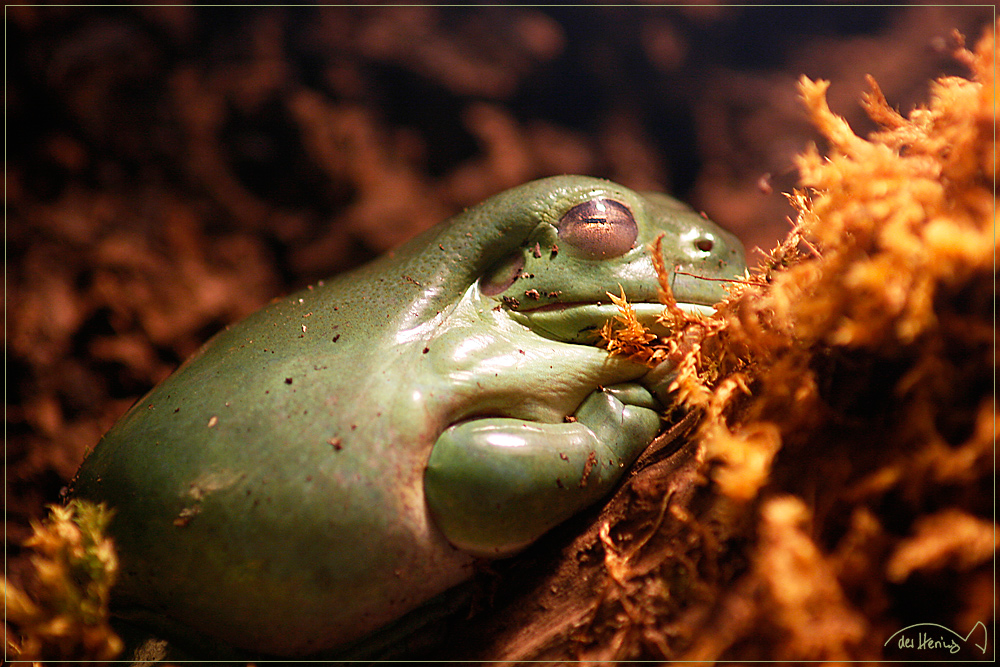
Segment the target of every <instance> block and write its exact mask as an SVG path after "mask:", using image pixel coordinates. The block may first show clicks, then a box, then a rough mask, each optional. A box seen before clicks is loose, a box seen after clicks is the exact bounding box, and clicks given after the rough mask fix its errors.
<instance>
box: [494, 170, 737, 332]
mask: <svg viewBox="0 0 1000 667" xmlns="http://www.w3.org/2000/svg"><path fill="white" fill-rule="evenodd" d="M551 193H552V194H551V196H550V197H549V198H547V199H546V200H545V201H544V202H539V206H540V209H536V211H535V212H536V214H537V216H538V218H539V219H540V220H541V222H539V224H538V225H537V227H536V228H535V229H534V231H533V232H532V233H531V234H529V236H528V237H527V240H526V241H525V242H524V243H523V244H522V245H521V246H520V247H519V248H517V249H516V250H515V251H514V252H512V253H510V254H508V255H507V256H506V257H504V258H503V259H501V260H500V261H499V262H497V263H496V264H495V265H494V266H493V267H492V268H491V269H490V270H489V271H487V273H486V274H485V275H484V276H483V278H482V279H481V280H480V290H481V292H482V294H483V295H484V296H486V297H488V298H493V299H496V300H497V301H498V302H499V305H500V306H501V307H503V308H506V309H507V310H508V311H509V312H510V314H511V316H512V317H514V318H515V319H516V320H517V321H519V322H521V323H522V324H524V325H526V326H528V327H530V328H531V329H532V330H534V331H535V332H537V333H539V334H541V335H543V336H546V337H549V338H553V339H556V340H561V341H565V342H574V343H593V342H594V341H595V340H596V332H597V330H598V329H599V328H600V327H601V325H602V324H603V323H604V322H605V321H607V320H608V319H610V318H611V317H612V316H613V315H615V314H616V313H617V312H618V309H617V307H616V306H614V305H613V304H612V303H611V302H610V299H609V298H608V296H607V293H608V292H612V293H616V294H617V293H618V292H619V286H621V289H623V290H624V292H625V295H626V296H627V298H628V300H629V302H630V303H631V304H632V306H633V308H634V309H635V311H636V314H637V316H638V317H639V320H640V321H642V322H643V323H644V324H647V325H652V324H653V321H654V320H655V319H656V317H657V316H658V315H659V314H660V313H662V311H663V305H662V304H661V303H659V301H658V298H657V291H658V281H657V278H656V271H655V270H654V268H653V263H652V255H651V250H650V246H651V244H652V243H653V242H654V241H655V240H656V238H657V237H658V236H660V235H662V236H663V241H662V249H663V260H664V264H665V265H666V268H667V271H668V272H669V273H670V285H671V288H672V290H673V294H674V298H675V299H676V300H677V302H678V305H679V306H680V307H681V308H682V309H684V310H686V311H688V312H705V313H708V312H711V310H712V308H711V306H712V305H713V304H715V303H717V302H718V301H720V300H721V299H723V298H725V297H726V294H727V293H726V291H725V289H724V288H723V285H724V284H725V283H724V281H725V280H726V279H733V278H736V279H738V278H742V277H743V275H744V271H745V269H746V260H745V258H744V255H743V247H742V245H741V244H740V242H739V240H738V239H737V238H736V237H735V236H734V235H732V234H730V233H729V232H726V231H725V230H723V229H722V228H721V227H719V226H718V225H716V224H715V223H713V222H711V221H710V220H708V219H706V218H705V217H703V216H701V215H699V214H698V213H695V212H694V211H693V210H692V209H690V208H688V207H687V206H685V205H684V204H682V203H680V202H678V201H677V200H675V199H672V198H670V197H667V196H666V195H662V194H654V193H642V194H640V193H637V192H634V191H632V190H629V189H628V188H624V187H622V186H620V185H616V184H614V183H610V182H607V181H598V180H596V179H578V180H567V181H566V184H565V187H562V188H556V189H553V190H552V191H551Z"/></svg>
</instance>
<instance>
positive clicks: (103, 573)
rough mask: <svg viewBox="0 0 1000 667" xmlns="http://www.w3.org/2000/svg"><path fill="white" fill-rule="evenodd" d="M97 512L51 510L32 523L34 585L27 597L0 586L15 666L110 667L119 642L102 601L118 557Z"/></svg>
mask: <svg viewBox="0 0 1000 667" xmlns="http://www.w3.org/2000/svg"><path fill="white" fill-rule="evenodd" d="M110 519H111V512H109V511H108V510H107V509H106V508H105V507H104V506H103V505H97V506H95V505H92V504H90V503H85V502H78V501H72V502H71V503H70V504H69V505H68V506H67V507H60V506H58V505H53V506H52V507H50V514H49V518H48V520H47V521H45V522H32V528H33V529H34V534H33V535H32V536H31V538H29V539H28V540H27V541H26V542H25V546H26V547H29V548H31V549H33V550H34V554H33V555H32V557H31V566H32V574H33V579H32V580H30V581H29V584H30V586H29V591H30V595H29V594H28V593H25V592H23V591H21V590H19V589H18V588H16V587H14V586H12V585H11V584H10V583H8V582H7V581H6V579H4V580H3V589H4V599H5V601H6V611H7V616H6V619H5V620H6V622H7V623H10V624H12V626H13V628H7V630H8V631H7V643H8V649H9V650H11V651H12V652H13V655H14V656H16V657H17V658H18V659H19V660H27V661H46V662H54V663H67V662H68V663H77V662H81V661H86V660H112V659H114V658H115V657H117V656H118V654H119V653H120V652H121V650H122V643H121V640H120V639H119V638H118V636H117V635H116V634H115V633H114V631H113V630H112V629H111V626H110V625H109V624H108V598H109V594H110V591H111V587H112V585H114V581H115V576H116V573H117V571H118V558H117V556H116V555H115V551H114V548H113V546H112V543H111V540H110V539H109V538H107V537H105V536H104V530H105V528H106V527H107V524H108V521H110Z"/></svg>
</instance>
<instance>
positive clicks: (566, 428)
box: [424, 384, 660, 558]
mask: <svg viewBox="0 0 1000 667" xmlns="http://www.w3.org/2000/svg"><path fill="white" fill-rule="evenodd" d="M657 407H658V404H657V401H656V399H655V398H653V396H652V394H650V393H649V391H648V390H646V389H645V388H644V387H641V386H639V385H637V384H622V385H617V386H615V387H610V388H608V389H602V390H598V391H595V392H593V393H592V394H590V395H589V396H588V397H587V399H586V400H584V402H583V403H582V404H581V405H580V407H579V409H577V411H576V414H575V415H574V417H573V418H572V419H571V420H570V421H569V423H564V424H544V423H538V422H528V421H523V420H520V419H509V418H500V417H494V418H485V419H475V420H470V421H467V422H462V423H460V424H456V425H455V426H452V427H450V428H449V429H447V430H446V431H445V432H444V433H442V434H441V436H440V437H439V438H438V440H437V443H435V445H434V449H433V451H432V452H431V456H430V460H429V461H428V463H427V470H426V472H425V474H424V492H425V495H426V497H427V502H428V505H429V507H430V509H431V512H432V513H433V516H434V519H435V522H436V524H437V526H438V527H439V528H440V529H441V531H442V532H443V533H444V534H445V537H447V538H448V540H449V541H450V542H451V543H452V544H454V545H455V546H456V547H458V548H460V549H463V550H465V551H468V552H470V553H472V554H475V555H478V556H483V557H489V558H499V557H503V556H510V555H513V554H514V553H516V552H518V551H520V550H522V549H524V548H525V547H527V546H528V545H529V544H531V543H532V542H533V541H535V540H536V539H538V538H539V537H540V536H541V535H542V534H543V533H545V532H546V531H548V530H549V529H550V528H552V527H554V526H555V525H557V524H559V523H561V522H562V521H564V520H566V519H567V518H569V517H570V516H572V515H573V514H575V513H576V512H578V511H580V510H581V509H583V508H584V507H586V506H587V505H590V504H591V503H593V502H594V501H596V500H597V499H598V498H600V497H602V496H603V495H605V494H606V493H607V492H608V491H609V490H610V489H611V487H612V486H614V484H615V482H616V481H617V480H618V479H619V477H621V475H622V473H623V472H624V471H625V468H626V466H627V465H629V464H631V463H632V462H633V461H634V460H635V458H636V457H637V456H638V455H639V454H640V453H641V452H642V450H643V449H644V448H645V447H646V446H647V445H648V444H649V443H650V442H651V441H652V440H653V438H654V437H655V436H656V434H657V432H658V431H659V429H660V417H659V414H658V412H657V410H656V408H657Z"/></svg>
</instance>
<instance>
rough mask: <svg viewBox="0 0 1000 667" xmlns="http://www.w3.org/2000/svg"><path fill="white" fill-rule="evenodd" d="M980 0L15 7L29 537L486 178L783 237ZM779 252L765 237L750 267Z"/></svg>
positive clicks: (20, 477)
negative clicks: (71, 487)
mask: <svg viewBox="0 0 1000 667" xmlns="http://www.w3.org/2000/svg"><path fill="white" fill-rule="evenodd" d="M992 19H993V9H992V7H990V6H982V7H929V6H898V7H891V6H890V7H846V6H845V7H841V6H820V7H774V8H763V7H751V6H746V7H713V6H700V7H696V6H692V7H684V8H665V7H663V8H661V7H653V6H649V7H628V8H625V7H618V8H616V7H550V8H495V7H494V8H486V7H483V8H465V9H457V8H431V7H423V8H413V7H409V8H393V7H381V8H344V7H331V8H248V7H243V8H218V7H216V8H209V7H142V8H129V7H121V8H91V9H86V8H66V7H8V8H6V23H5V30H6V45H7V47H6V48H7V52H6V56H7V87H6V105H7V116H6V146H7V149H6V157H7V171H6V190H5V193H6V205H7V206H6V235H5V240H6V246H5V252H6V254H5V271H6V275H5V278H6V290H5V311H6V327H5V349H6V396H5V401H6V439H5V444H6V450H5V464H6V468H5V470H6V485H5V498H6V515H5V518H6V541H5V549H6V555H7V557H8V558H10V557H13V559H12V560H11V561H10V563H9V565H10V567H11V570H10V574H11V575H12V576H13V578H14V580H15V581H16V580H17V578H18V573H19V572H20V571H21V568H22V567H23V562H24V561H23V557H22V556H23V552H22V550H21V549H20V547H19V546H18V545H19V544H20V543H21V541H22V540H23V539H24V538H25V537H27V535H28V534H29V528H28V521H29V519H30V518H37V517H41V516H42V514H43V505H44V504H45V503H51V502H56V501H57V500H58V498H59V491H60V489H61V488H62V487H63V486H64V485H65V483H66V482H67V481H68V480H69V478H70V477H71V476H72V474H73V472H74V471H75V469H76V467H77V466H78V465H79V462H80V460H81V459H82V458H83V455H84V453H85V451H86V449H87V448H89V447H92V446H93V445H94V444H95V443H96V442H97V440H98V438H99V437H100V435H101V434H102V433H103V432H104V431H105V430H106V429H107V428H108V427H109V426H110V425H111V424H112V423H113V422H114V420H115V419H116V418H117V417H118V416H120V415H121V414H122V413H123V412H124V411H125V410H126V409H127V408H128V406H129V405H130V404H131V403H132V402H133V401H134V400H135V399H137V398H138V397H139V396H140V395H141V394H142V393H143V392H145V391H146V390H148V389H149V388H150V387H151V386H152V385H153V384H155V383H156V382H158V381H159V380H161V379H163V378H164V377H165V376H166V375H167V374H168V373H169V372H170V371H171V370H172V369H173V368H174V367H176V365H177V364H178V363H180V362H181V361H182V360H183V359H184V358H185V357H186V356H187V355H189V354H190V353H192V352H193V351H194V350H195V349H197V347H198V345H200V344H201V343H202V342H203V341H204V340H205V339H207V337H208V336H210V335H211V334H212V333H214V332H215V331H216V330H218V329H219V328H221V327H222V326H224V325H225V324H226V323H228V322H231V321H233V320H234V319H237V318H239V317H241V316H243V315H246V314H247V313H249V312H252V311H253V310H255V309H257V308H258V307H260V306H261V305H263V304H264V303H266V302H267V301H268V300H270V299H271V298H273V297H275V296H277V295H280V294H283V293H287V292H289V291H292V290H294V289H296V288H299V287H302V286H303V285H305V284H307V283H308V282H310V281H313V280H316V279H319V278H323V277H326V276H329V275H331V274H334V273H337V272H339V271H342V270H344V269H347V268H350V267H352V266H356V265H358V264H360V263H362V262H364V261H366V260H368V259H370V258H371V257H374V256H376V255H377V254H379V253H381V252H383V251H385V250H387V249H389V248H391V247H393V246H395V245H397V244H398V243H400V242H401V241H403V240H405V239H406V238H408V237H410V236H412V235H413V234H415V233H416V232H418V231H419V230H421V229H424V228H426V227H428V226H430V225H432V224H434V223H435V222H438V221H440V220H442V219H444V218H446V217H448V216H449V215H451V214H453V213H454V212H456V211H459V210H461V209H462V208H464V207H466V206H469V205H472V204H475V203H476V202H478V201H480V200H482V199H483V198H485V197H486V196H488V195H490V194H493V193H495V192H498V191H501V190H504V189H506V188H509V187H511V186H514V185H517V184H519V183H521V182H524V181H527V180H531V179H534V178H538V177H542V176H547V175H551V174H557V173H586V174H592V175H597V176H604V177H608V178H611V179H613V180H617V181H619V182H621V183H623V184H625V185H628V186H630V187H633V188H639V189H657V190H663V191H666V192H670V193H672V194H674V195H676V196H678V197H680V198H683V199H686V200H687V201H689V202H690V203H692V204H693V205H694V206H695V207H696V208H698V209H700V210H703V211H705V212H707V213H708V214H709V215H710V216H711V217H713V218H714V219H715V220H717V221H718V222H720V223H721V224H723V225H724V226H726V227H728V228H730V229H731V230H733V231H735V232H736V233H737V234H739V235H740V236H741V238H743V240H744V241H745V243H746V245H747V248H748V250H749V249H752V248H754V247H758V246H759V247H762V248H764V249H769V248H770V247H772V246H773V245H774V244H775V243H776V242H777V240H778V239H780V238H782V237H783V236H784V235H785V233H786V231H787V230H788V229H789V222H788V220H787V217H788V216H790V215H791V214H792V211H791V208H790V207H789V206H788V205H787V204H786V203H785V200H784V197H783V195H782V194H781V193H782V192H789V191H791V189H792V188H793V187H794V185H795V179H796V174H795V171H794V165H793V162H792V158H793V156H794V155H795V154H796V153H797V152H800V151H801V150H803V149H804V147H805V146H806V145H807V143H808V142H809V141H811V140H814V135H813V133H812V131H811V129H810V128H809V126H808V124H807V123H806V121H805V114H804V111H803V110H802V107H801V105H800V104H799V102H798V100H797V91H796V85H795V82H796V80H797V78H798V77H799V76H800V75H802V74H805V75H807V76H809V77H812V78H826V79H830V80H832V81H833V85H832V87H831V90H830V94H829V99H830V103H831V106H832V107H833V109H834V110H835V111H836V112H838V113H840V114H842V115H844V116H846V117H847V118H848V120H849V122H850V123H851V124H852V126H853V127H854V128H855V130H856V131H858V132H859V133H865V132H867V131H868V130H869V129H871V125H870V124H869V123H868V122H867V121H866V120H865V119H864V117H863V113H862V112H861V109H860V107H859V106H858V104H857V99H858V96H859V94H860V93H861V91H862V90H864V88H865V85H864V75H865V74H872V75H873V76H874V77H875V78H876V79H877V80H878V82H879V83H880V85H881V87H882V89H883V91H884V92H885V94H886V97H887V98H888V100H889V102H890V103H891V104H892V105H894V106H896V107H897V108H898V109H900V110H901V111H902V112H904V113H906V112H908V111H909V110H910V109H911V108H912V107H913V106H914V104H915V103H917V102H918V101H920V100H923V99H925V98H926V94H927V88H928V85H929V84H928V82H929V81H930V80H931V79H932V78H934V77H935V76H939V75H942V74H949V73H954V74H959V73H962V74H964V72H963V70H962V68H961V67H960V66H959V65H958V64H956V63H955V62H954V61H953V60H952V59H951V57H950V53H951V51H952V49H953V48H954V46H955V44H956V42H955V39H954V37H953V36H952V31H953V30H955V29H957V30H959V31H960V32H962V33H964V34H965V35H966V36H967V38H968V41H969V42H972V41H974V40H976V39H977V38H978V37H979V35H980V34H981V32H982V30H983V29H984V28H985V27H986V26H987V25H989V23H990V22H991V20H992ZM756 257H757V255H755V254H751V262H753V261H754V260H755V258H756Z"/></svg>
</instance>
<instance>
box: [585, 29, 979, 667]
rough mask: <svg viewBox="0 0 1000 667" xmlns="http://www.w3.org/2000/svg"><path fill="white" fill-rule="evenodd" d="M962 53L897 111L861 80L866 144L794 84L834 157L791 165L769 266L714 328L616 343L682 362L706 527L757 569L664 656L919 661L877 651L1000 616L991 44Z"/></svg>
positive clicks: (818, 87) (725, 585) (622, 337)
mask: <svg viewBox="0 0 1000 667" xmlns="http://www.w3.org/2000/svg"><path fill="white" fill-rule="evenodd" d="M957 57H958V59H959V60H960V61H961V62H963V63H965V64H966V65H967V66H968V67H969V69H970V70H971V77H970V78H968V79H966V78H962V77H946V78H942V79H939V80H937V81H935V82H934V83H933V85H932V86H931V88H930V103H929V104H928V105H927V106H926V107H921V108H917V109H915V110H913V111H912V112H911V113H910V114H909V115H908V116H907V117H904V116H903V115H901V114H899V113H898V112H897V111H895V110H894V109H892V108H891V107H890V106H889V104H888V102H887V101H886V100H885V98H884V96H883V95H882V93H881V91H880V90H879V88H878V86H877V84H876V83H875V81H874V80H873V79H871V78H869V83H870V88H871V90H870V92H869V93H868V94H866V95H865V96H864V98H863V100H862V104H863V106H864V108H865V109H866V111H867V112H868V114H869V115H870V116H871V117H872V118H873V119H874V120H875V121H876V122H877V123H878V124H879V126H880V130H879V131H878V132H875V133H873V134H872V135H871V136H870V137H869V138H867V139H864V138H861V137H858V136H857V135H855V134H854V132H853V131H852V130H851V128H850V127H849V126H848V124H847V123H846V121H844V119H843V118H841V117H839V116H837V115H836V114H834V113H833V112H831V111H830V109H829V107H828V106H827V102H826V90H827V86H828V83H827V82H823V81H816V82H814V81H810V80H809V79H807V78H805V77H803V78H802V79H801V81H800V83H799V87H800V92H801V95H802V99H803V101H804V103H805V106H806V108H807V110H808V112H809V115H810V117H811V119H812V121H813V123H814V124H815V126H816V127H817V128H818V130H819V131H820V133H821V134H822V136H823V138H824V139H825V140H826V142H827V144H828V148H827V149H826V150H825V151H824V152H823V153H821V152H820V150H819V149H818V148H817V147H815V146H811V147H810V148H808V149H807V150H806V151H805V152H804V154H802V155H801V156H800V157H799V158H798V168H799V171H800V174H801V189H797V190H795V191H794V192H793V193H792V194H791V195H789V198H790V200H791V201H792V203H793V204H794V206H795V207H796V209H797V211H798V220H797V223H796V226H795V228H794V230H793V231H792V232H791V233H790V234H789V236H788V238H787V239H786V240H785V241H784V242H783V243H781V244H780V245H779V246H778V247H777V248H775V249H774V250H773V251H772V252H771V253H770V254H769V256H768V257H767V258H766V261H765V263H764V267H763V269H762V270H761V271H760V273H759V275H757V276H755V277H754V278H753V279H752V280H750V281H749V282H748V283H747V284H743V285H739V286H737V288H735V289H734V296H733V297H732V298H731V299H729V300H728V301H727V302H726V303H725V304H723V305H722V306H721V308H720V311H719V315H718V316H717V317H716V318H714V319H712V320H708V321H700V322H698V321H695V320H693V319H689V318H685V317H683V316H682V315H678V314H677V312H675V309H670V308H669V307H668V311H667V313H666V314H665V318H666V319H667V320H669V321H670V323H671V324H672V325H673V326H674V333H673V335H672V336H671V337H670V338H669V339H667V340H657V339H649V337H648V336H647V335H646V333H645V332H644V331H643V330H642V328H641V326H638V322H634V321H633V320H634V318H633V320H630V318H629V317H628V314H627V312H625V313H624V314H623V317H622V318H620V321H619V322H618V323H617V329H616V328H613V327H608V328H606V329H605V332H604V333H605V336H606V338H608V340H609V343H608V347H609V349H610V350H612V351H613V352H615V353H619V354H623V353H624V354H628V355H629V356H631V357H633V358H637V359H641V360H643V361H648V362H654V363H655V362H659V361H662V360H665V359H669V360H672V361H673V362H674V363H677V364H678V365H679V368H680V373H679V375H678V376H677V378H676V379H675V380H674V382H673V385H672V386H673V388H674V389H675V390H676V391H675V395H676V400H677V402H678V403H679V404H680V405H683V406H685V407H687V408H689V409H692V408H695V409H700V410H704V412H705V415H706V417H705V419H704V420H703V421H702V424H701V426H700V430H699V432H698V435H697V438H698V441H699V447H700V455H701V456H702V457H703V459H704V465H703V469H704V472H705V474H706V477H707V479H710V480H711V485H710V486H708V487H706V491H705V495H704V497H703V499H702V500H703V502H704V506H703V507H702V510H701V519H702V521H706V520H711V521H714V522H716V525H714V527H712V529H713V530H714V531H715V532H716V533H718V534H720V535H722V536H724V539H721V540H718V541H717V544H718V553H716V554H714V557H715V558H718V559H722V560H725V559H727V558H730V559H734V560H740V561H742V562H745V563H746V567H744V568H743V569H742V570H740V571H739V572H738V573H736V574H732V576H731V577H729V578H726V577H723V576H720V577H719V578H718V579H717V580H715V581H711V582H708V583H709V584H710V585H712V586H715V587H716V588H717V595H716V596H715V597H714V600H713V601H712V602H704V601H702V600H692V601H691V602H692V605H691V606H692V609H691V610H689V612H688V613H687V615H686V616H685V617H684V618H683V619H682V620H681V621H680V625H681V626H682V627H683V631H682V632H680V634H681V635H686V641H682V642H677V643H679V644H681V645H683V646H686V648H682V649H680V650H673V651H671V652H670V653H669V654H663V655H662V657H674V658H686V659H712V660H719V659H727V658H733V659H754V658H757V659H773V660H802V659H815V660H846V659H879V658H883V657H899V658H907V657H908V658H915V657H918V655H917V654H912V655H911V654H906V653H905V652H902V653H901V652H899V650H898V649H896V647H893V646H890V647H886V646H884V645H883V642H884V640H885V639H886V638H887V637H889V636H891V635H892V634H893V632H895V631H897V630H900V629H901V628H903V627H905V626H907V625H909V624H912V623H918V622H934V623H938V624H940V625H944V626H947V627H949V628H952V629H954V630H955V631H956V632H959V633H961V634H963V635H964V634H965V633H966V632H968V631H970V629H971V628H972V627H973V625H974V624H975V622H976V621H982V622H984V623H986V625H987V626H989V624H990V623H989V622H990V618H991V615H992V604H991V600H992V593H991V591H990V589H989V586H988V585H987V584H986V582H987V581H988V577H989V562H990V560H991V558H992V557H993V554H994V549H995V545H994V541H993V540H994V538H993V535H994V531H995V525H994V523H993V521H992V518H991V517H992V500H991V498H990V494H991V488H992V487H991V486H990V484H991V480H992V479H993V476H994V474H995V462H994V458H993V448H994V446H995V432H994V424H995V397H994V395H993V390H992V378H993V377H994V372H995V365H994V355H993V344H994V335H995V332H994V326H993V324H994V323H993V311H992V308H993V303H994V300H995V286H994V285H995V277H996V274H995V268H994V259H995V256H996V251H997V236H996V231H995V199H994V182H995V176H996V171H995V167H996V165H995V151H996V143H995V136H996V134H995V130H996V116H995V102H994V96H995V80H994V63H995V59H996V46H995V42H994V35H993V32H992V31H991V32H990V33H989V34H988V35H986V36H985V37H984V38H983V39H982V40H981V41H980V42H979V44H978V46H977V47H976V49H975V52H970V51H967V50H965V49H964V47H963V48H961V50H960V51H959V53H958V55H957ZM617 301H618V300H616V302H617ZM667 303H669V301H668V302H667ZM625 308H626V307H625V306H623V310H624V309H625ZM720 512H721V513H722V514H724V515H725V516H726V517H727V518H726V519H725V520H724V521H722V522H721V523H719V521H718V517H719V515H720ZM710 517H714V518H710ZM720 526H722V527H720ZM703 544H704V545H705V547H706V548H710V545H711V542H707V541H706V542H703ZM608 548H609V549H612V548H614V545H613V544H609V545H608ZM619 569H620V568H619ZM612 575H613V576H612V578H613V579H615V580H616V581H617V580H619V579H627V578H628V577H627V575H624V574H622V573H621V572H618V573H617V574H614V573H612ZM633 588H634V589H635V590H641V588H642V587H641V586H637V585H636V586H633ZM635 595H640V596H641V592H640V593H635ZM629 604H630V605H632V606H641V603H638V602H635V601H633V602H630V603H629ZM699 606H700V607H702V609H701V611H700V612H698V607H699ZM677 623H678V620H677V619H676V618H666V619H661V626H663V627H670V628H671V632H672V633H673V634H674V635H676V634H678V625H677ZM677 643H675V646H676V645H677ZM966 648H967V647H966ZM894 650H895V651H896V652H893V651H894ZM963 650H964V649H963ZM969 650H972V649H971V648H970V649H969ZM637 654H642V650H641V649H634V650H632V651H631V652H630V651H629V650H628V649H627V648H623V649H621V650H620V651H618V653H617V655H622V656H634V655H637ZM922 657H928V656H926V655H925V656H922ZM979 657H981V656H979Z"/></svg>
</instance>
